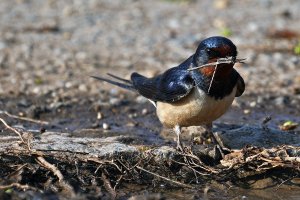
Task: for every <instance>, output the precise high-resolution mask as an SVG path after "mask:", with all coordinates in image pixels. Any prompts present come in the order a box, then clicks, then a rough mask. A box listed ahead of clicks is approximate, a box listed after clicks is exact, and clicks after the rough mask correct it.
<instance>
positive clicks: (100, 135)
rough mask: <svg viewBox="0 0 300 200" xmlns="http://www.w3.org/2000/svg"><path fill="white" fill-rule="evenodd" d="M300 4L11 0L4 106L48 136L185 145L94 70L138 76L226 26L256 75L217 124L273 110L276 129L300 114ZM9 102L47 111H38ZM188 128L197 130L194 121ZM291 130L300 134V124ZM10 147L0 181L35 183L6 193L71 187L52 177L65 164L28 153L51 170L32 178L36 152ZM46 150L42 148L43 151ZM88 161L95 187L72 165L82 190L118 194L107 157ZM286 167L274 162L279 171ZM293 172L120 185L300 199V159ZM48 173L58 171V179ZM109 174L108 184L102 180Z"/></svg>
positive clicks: (1, 79) (41, 194)
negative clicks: (183, 184) (252, 178)
mask: <svg viewBox="0 0 300 200" xmlns="http://www.w3.org/2000/svg"><path fill="white" fill-rule="evenodd" d="M299 9H300V2H299V1H297V0H288V1H280V0H275V1H270V0H255V1H252V0H251V1H250V0H247V1H238V0H215V1H209V0H201V1H200V0H155V1H136V0H125V1H121V0H115V1H109V0H100V1H97V0H67V1H55V0H47V1H39V0H15V1H9V0H2V1H1V2H0V69H1V70H0V110H1V118H2V119H4V120H5V121H6V122H7V123H8V124H9V125H10V126H12V127H13V128H16V129H18V130H26V131H27V132H30V133H32V134H33V135H34V137H41V138H43V137H42V136H41V135H42V134H43V133H44V132H45V131H46V133H48V132H49V133H51V132H56V133H67V134H69V135H68V136H70V137H72V138H90V139H91V140H92V139H93V142H95V143H96V140H98V139H99V140H101V139H105V138H109V137H118V138H121V139H120V141H121V143H124V144H127V145H132V146H135V147H139V148H141V147H142V148H146V149H150V148H154V147H155V148H156V147H160V146H171V147H172V146H175V141H174V138H175V137H174V136H175V135H174V134H173V133H172V132H171V131H170V130H167V129H164V128H163V127H162V125H161V124H160V123H159V121H158V119H157V117H156V114H155V109H154V107H153V106H152V105H151V104H150V103H149V102H147V101H146V100H145V99H144V98H142V97H140V96H138V95H137V94H135V93H132V92H128V91H125V90H122V89H119V88H116V87H114V86H111V85H109V84H104V83H101V82H98V81H96V80H94V79H92V78H90V75H101V76H105V74H106V73H114V74H116V75H119V76H121V77H126V78H128V77H129V76H130V74H131V73H132V72H134V71H138V72H139V73H141V74H143V75H145V76H153V75H155V74H158V73H160V72H162V71H164V70H166V69H168V68H170V67H173V66H176V65H178V64H179V63H180V62H182V61H184V60H185V59H186V58H187V57H188V56H190V55H191V54H193V52H194V51H195V48H196V47H197V44H198V43H199V41H201V40H202V39H204V38H206V37H209V36H213V35H223V36H226V37H228V38H230V39H231V40H232V41H233V42H234V43H235V44H236V46H237V47H238V51H239V56H238V57H239V58H246V63H245V64H238V65H237V66H236V69H237V71H238V72H239V73H240V74H241V75H242V77H243V78H244V80H245V82H246V91H245V93H244V94H243V96H242V97H239V98H237V99H236V100H235V101H234V103H233V106H232V108H231V110H230V111H229V112H228V113H227V114H226V115H224V116H223V117H221V118H220V119H218V120H217V121H216V123H215V126H214V128H215V129H218V130H219V129H222V127H223V126H225V125H229V126H232V127H234V126H242V125H250V126H260V125H262V124H263V122H264V120H266V118H268V117H270V118H271V120H270V121H269V122H268V123H267V124H268V127H269V128H272V129H279V126H280V125H282V124H284V123H285V122H287V121H291V122H293V123H300V70H299V67H300V56H299V55H300V52H299V51H300V50H299V49H300V32H299V30H300V23H299V20H300V12H299ZM5 112H8V113H10V114H12V115H16V116H19V117H26V118H29V119H34V120H41V121H43V122H46V123H37V122H28V121H26V120H22V119H20V118H14V117H12V116H8V115H6V114H5ZM41 121H40V122H41ZM1 130H2V137H6V136H14V135H15V133H13V132H12V131H7V129H6V128H5V126H4V125H1ZM184 131H185V135H189V134H188V133H190V132H193V131H195V129H193V128H191V129H186V130H184ZM291 133H292V134H294V135H296V136H298V137H300V135H299V134H300V126H296V127H295V129H293V130H292V131H291ZM122 138H123V140H122ZM58 140H59V139H58ZM94 140H95V141H94ZM1 141H2V142H3V140H1ZM282 144H284V143H282ZM297 145H298V146H299V145H300V143H298V144H297ZM1 152H2V153H1V156H0V160H1V162H0V163H1V164H0V166H1V168H2V169H1V170H0V175H1V179H2V180H1V181H0V184H1V185H3V186H5V185H9V184H11V183H13V182H17V183H22V184H29V186H30V187H32V188H35V189H32V188H29V189H28V188H25V189H24V188H22V187H21V188H20V187H18V186H11V187H3V188H4V189H3V188H2V190H1V192H0V197H1V198H8V199H31V198H36V199H58V198H61V199H64V198H67V197H66V194H64V193H63V191H62V190H61V188H65V187H62V186H61V185H60V186H61V188H60V187H56V186H53V187H51V182H52V181H53V177H54V176H53V175H49V173H50V172H49V171H47V167H45V165H44V168H42V167H39V166H38V165H31V166H30V167H31V168H30V167H29V165H28V167H27V169H26V170H25V172H28V171H31V172H32V171H35V175H36V176H37V177H39V175H40V178H41V179H43V180H38V181H37V180H34V178H32V177H31V178H28V180H26V179H24V174H23V175H22V177H23V178H22V180H18V179H16V175H15V174H13V173H15V172H16V171H18V170H16V168H18V167H20V166H22V165H23V164H24V163H31V162H32V159H33V158H31V157H29V156H27V157H26V155H25V154H23V153H20V152H18V153H20V157H19V158H18V156H16V157H13V156H12V157H9V156H6V155H5V151H4V150H3V149H2V151H1ZM27 153H28V152H27ZM36 156H37V157H36V158H35V159H41V158H39V156H41V155H36ZM51 156H52V154H45V157H46V158H47V160H48V161H49V160H50V161H52V159H53V161H54V160H55V159H58V158H57V157H55V158H52V157H51ZM70 156H72V154H70ZM298 156H299V155H298ZM81 158H82V157H81ZM81 158H80V159H81ZM82 159H83V158H82ZM12 160H14V161H15V162H12ZM33 160H34V159H33ZM70 160H72V159H71V158H70ZM50 161H49V163H51V162H50ZM70 162H71V161H70ZM8 163H9V164H8ZM299 163H300V162H299ZM81 164H82V165H84V166H81V168H80V167H79V169H83V171H81V173H83V175H82V177H83V178H82V179H85V180H81V184H82V183H85V184H86V185H85V187H84V189H85V190H84V191H83V189H82V188H83V187H82V188H76V187H74V185H76V181H75V180H77V181H78V179H80V177H77V178H76V179H75V178H74V177H73V176H74V174H72V173H71V172H74V173H75V172H76V169H77V168H74V167H73V168H72V167H71V168H70V169H69V170H70V174H63V175H64V176H65V178H66V181H67V182H69V183H70V185H72V186H73V187H74V188H72V194H73V196H72V198H73V199H99V198H107V199H109V198H111V196H110V195H112V193H113V192H112V191H110V189H109V187H108V188H107V184H105V180H106V178H105V177H103V176H102V177H100V178H99V177H96V175H95V177H96V178H95V177H89V176H88V175H87V174H88V173H89V172H91V171H96V170H97V167H98V165H96V164H95V163H94V164H92V163H84V162H82V163H81ZM98 164H99V163H98ZM12 165H14V166H15V168H13V167H11V166H12ZM40 165H41V164H40ZM41 166H42V165H41ZM55 166H56V167H58V168H59V169H60V170H61V171H63V172H66V173H67V172H68V169H63V168H64V167H66V168H67V167H68V165H65V164H62V165H59V163H56V165H55ZM69 167H70V166H69ZM77 170H78V169H77ZM108 170H109V169H108ZM111 170H112V171H114V170H115V169H111ZM298 170H299V169H298ZM1 171H2V172H1ZM19 171H22V173H25V172H24V170H19ZM50 171H51V170H50ZM109 172H111V171H109ZM279 172H280V171H279ZM279 172H278V171H276V170H275V171H274V172H272V176H276V173H277V174H278V173H279ZM16 173H17V172H16ZM77 173H78V172H77ZM84 173H86V174H84ZM50 174H51V173H50ZM75 174H76V173H75ZM102 174H108V173H107V172H102ZM290 174H291V176H292V178H291V177H286V179H284V178H282V177H281V178H280V180H278V181H279V183H276V184H275V183H274V182H273V181H271V182H268V181H269V179H267V180H265V179H263V178H262V179H263V180H264V181H266V182H267V183H266V182H263V186H266V187H260V186H257V185H259V184H257V185H256V186H255V187H252V186H251V187H250V186H249V185H247V186H245V185H243V184H245V183H243V182H239V183H238V184H236V185H235V186H234V187H233V186H232V185H231V183H224V182H222V183H220V182H217V181H216V182H214V181H211V180H210V182H209V183H208V182H206V183H204V182H201V184H199V187H196V189H195V188H193V189H189V188H187V189H181V188H180V187H179V188H177V187H175V188H173V187H169V186H168V184H166V185H164V184H163V183H161V182H155V181H153V182H152V183H149V182H147V183H143V182H142V181H141V182H140V183H137V182H134V183H131V182H130V181H124V183H123V184H120V185H118V187H117V188H116V192H117V194H116V198H117V199H127V198H130V197H131V199H141V198H142V197H141V196H137V195H142V196H143V198H144V199H172V198H177V199H186V198H189V199H219V197H220V194H222V196H223V197H222V198H223V199H240V198H246V199H257V198H264V199H284V198H286V197H287V196H288V197H289V199H298V198H299V197H300V193H299V171H298V172H295V171H293V170H292V171H291V172H290ZM31 175H32V174H31ZM48 176H52V179H51V181H50V179H49V177H48ZM104 176H105V175H104ZM15 179H16V180H15ZM29 179H30V180H29ZM54 179H55V178H54ZM99 179H101V181H102V183H103V182H104V183H103V184H102V185H104V186H99V184H97V183H99ZM292 179H293V182H290V183H289V184H288V185H285V184H284V183H286V182H289V181H290V180H292ZM12 180H13V181H12ZM101 181H100V182H101ZM114 181H115V182H117V180H114ZM115 182H114V183H115ZM42 183H43V184H42ZM47 183H48V185H47ZM248 183H249V182H248ZM265 184H266V185H265ZM46 185H47V186H46ZM67 185H69V184H67ZM100 185H101V184H100ZM105 185H106V187H105ZM237 186H241V187H237ZM271 186H272V187H271ZM0 187H1V186H0ZM274 187H275V189H274ZM257 188H259V190H257ZM262 188H264V190H262ZM208 191H209V192H208ZM224 191H226V193H224ZM69 192H70V191H69ZM270 193H272V194H270ZM68 194H69V193H68ZM96 194H97V195H98V196H97V195H96Z"/></svg>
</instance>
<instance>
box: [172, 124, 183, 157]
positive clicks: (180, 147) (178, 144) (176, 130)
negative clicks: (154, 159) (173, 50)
mask: <svg viewBox="0 0 300 200" xmlns="http://www.w3.org/2000/svg"><path fill="white" fill-rule="evenodd" d="M173 130H174V132H175V133H176V135H177V149H178V150H181V151H183V146H182V143H181V140H180V134H181V128H180V126H179V125H176V126H175V127H174V129H173Z"/></svg>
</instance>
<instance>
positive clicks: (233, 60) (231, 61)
mask: <svg viewBox="0 0 300 200" xmlns="http://www.w3.org/2000/svg"><path fill="white" fill-rule="evenodd" d="M245 60H246V58H236V57H234V56H231V57H226V58H219V59H218V60H217V61H216V62H211V63H207V64H204V65H200V66H198V67H192V68H189V69H188V71H193V70H195V69H200V68H202V67H207V66H212V65H215V66H217V65H219V64H235V63H244V61H245Z"/></svg>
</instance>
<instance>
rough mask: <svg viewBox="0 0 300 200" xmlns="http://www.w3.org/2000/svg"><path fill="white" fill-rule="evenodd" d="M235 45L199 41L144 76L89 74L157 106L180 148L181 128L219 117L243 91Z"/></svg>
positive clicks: (219, 40)
mask: <svg viewBox="0 0 300 200" xmlns="http://www.w3.org/2000/svg"><path fill="white" fill-rule="evenodd" d="M237 54H238V52H237V47H236V46H235V45H234V44H233V42H232V41H231V40H230V39H228V38H226V37H222V36H212V37H209V38H206V39H204V40H202V41H201V42H200V43H199V45H198V47H197V49H196V52H195V53H194V54H193V55H191V56H190V57H188V58H187V59H186V60H185V61H184V62H182V63H181V64H179V65H178V66H175V67H172V68H170V69H167V70H166V71H165V72H163V73H161V74H159V75H156V76H154V77H151V78H147V77H145V76H143V75H141V74H139V73H137V72H134V73H132V74H131V77H130V80H127V79H124V78H121V77H118V76H116V75H113V74H110V73H108V74H107V75H108V76H109V77H108V78H104V77H99V76H98V77H97V76H92V77H93V78H96V79H98V80H100V81H104V82H108V83H110V84H113V85H116V86H118V87H121V88H124V89H127V90H131V91H134V92H137V93H138V94H140V95H142V96H144V97H145V98H147V99H148V100H149V101H150V102H151V103H152V104H153V105H154V106H155V108H156V114H157V117H158V119H159V121H160V122H161V123H162V124H163V126H164V127H167V128H173V130H174V132H175V133H176V135H177V148H179V149H182V148H183V147H182V143H181V139H180V135H181V128H182V127H189V126H203V125H204V126H206V127H208V128H209V129H211V128H212V122H213V121H215V120H216V119H218V118H219V117H221V116H222V115H223V114H224V113H225V112H226V111H227V110H228V108H229V107H230V106H231V104H232V102H233V100H234V98H235V97H239V96H241V95H242V94H243V93H244V91H245V82H244V80H243V78H242V77H241V75H240V74H239V73H238V72H237V71H236V70H235V69H234V68H233V67H234V64H235V63H238V62H243V60H244V59H238V58H237Z"/></svg>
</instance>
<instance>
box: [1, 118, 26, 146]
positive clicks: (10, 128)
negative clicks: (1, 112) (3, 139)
mask: <svg viewBox="0 0 300 200" xmlns="http://www.w3.org/2000/svg"><path fill="white" fill-rule="evenodd" d="M0 121H1V122H2V123H3V124H4V126H5V127H6V128H7V129H9V130H11V131H13V132H14V133H16V134H17V135H18V136H19V138H20V139H21V141H22V142H23V143H24V144H27V143H26V142H25V140H24V139H23V137H22V134H21V133H20V132H19V131H17V130H16V129H14V128H13V127H11V126H9V125H8V124H7V123H6V122H5V121H4V119H2V118H0Z"/></svg>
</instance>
